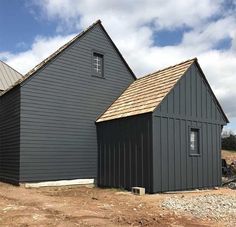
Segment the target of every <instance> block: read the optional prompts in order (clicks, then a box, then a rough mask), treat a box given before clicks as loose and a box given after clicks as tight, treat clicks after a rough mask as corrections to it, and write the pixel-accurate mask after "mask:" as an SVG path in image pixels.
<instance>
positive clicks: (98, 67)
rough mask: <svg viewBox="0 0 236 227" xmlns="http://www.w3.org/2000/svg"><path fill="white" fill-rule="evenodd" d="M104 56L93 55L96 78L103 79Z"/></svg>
mask: <svg viewBox="0 0 236 227" xmlns="http://www.w3.org/2000/svg"><path fill="white" fill-rule="evenodd" d="M103 64H104V62H103V55H102V54H99V53H95V52H94V53H93V65H92V67H93V74H94V75H95V76H99V77H103V73H104V72H103Z"/></svg>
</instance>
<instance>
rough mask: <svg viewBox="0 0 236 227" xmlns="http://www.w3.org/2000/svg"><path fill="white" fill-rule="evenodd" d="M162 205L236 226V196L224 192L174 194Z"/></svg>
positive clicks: (197, 216)
mask: <svg viewBox="0 0 236 227" xmlns="http://www.w3.org/2000/svg"><path fill="white" fill-rule="evenodd" d="M162 207H165V208H168V209H171V210H175V211H180V212H183V213H185V214H192V215H193V216H194V217H196V218H202V219H211V220H215V221H220V222H224V223H225V225H226V226H236V196H232V195H223V194H216V195H212V194H211V195H199V196H192V197H185V196H183V195H182V196H181V197H180V196H173V197H171V198H168V199H166V200H164V201H163V203H162Z"/></svg>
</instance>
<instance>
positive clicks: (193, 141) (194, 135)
mask: <svg viewBox="0 0 236 227" xmlns="http://www.w3.org/2000/svg"><path fill="white" fill-rule="evenodd" d="M189 142H190V155H200V149H199V148H200V147H199V129H197V128H191V129H190V141H189Z"/></svg>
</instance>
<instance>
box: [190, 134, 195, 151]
mask: <svg viewBox="0 0 236 227" xmlns="http://www.w3.org/2000/svg"><path fill="white" fill-rule="evenodd" d="M195 137H196V135H195V132H193V131H191V134H190V148H191V150H194V149H195V140H196V138H195Z"/></svg>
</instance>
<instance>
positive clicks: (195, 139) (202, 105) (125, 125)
mask: <svg viewBox="0 0 236 227" xmlns="http://www.w3.org/2000/svg"><path fill="white" fill-rule="evenodd" d="M226 123H228V119H227V117H226V115H225V114H224V112H223V110H222V108H221V106H220V104H219V102H218V101H217V99H216V97H215V95H214V94H213V92H212V90H211V88H210V86H209V84H208V82H207V80H206V77H205V76H204V74H203V72H202V70H201V68H200V66H199V64H198V61H197V59H192V60H188V61H186V62H183V63H180V64H178V65H175V66H172V67H169V68H166V69H164V70H161V71H158V72H155V73H153V74H150V75H147V76H145V77H142V78H140V79H138V80H136V81H134V82H133V83H132V84H131V85H130V86H129V87H128V88H127V90H125V92H124V93H123V94H122V95H121V96H120V97H119V98H118V99H117V100H116V101H115V102H114V103H113V104H112V105H111V106H110V107H109V108H108V110H107V111H105V113H104V114H102V115H101V116H100V117H99V118H98V120H97V134H98V185H99V186H102V187H119V188H125V189H130V188H131V187H133V186H140V187H144V188H145V189H146V191H147V192H149V193H155V192H164V191H172V190H186V189H194V188H208V187H214V186H219V185H221V131H222V128H223V126H224V125H225V124H226Z"/></svg>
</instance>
